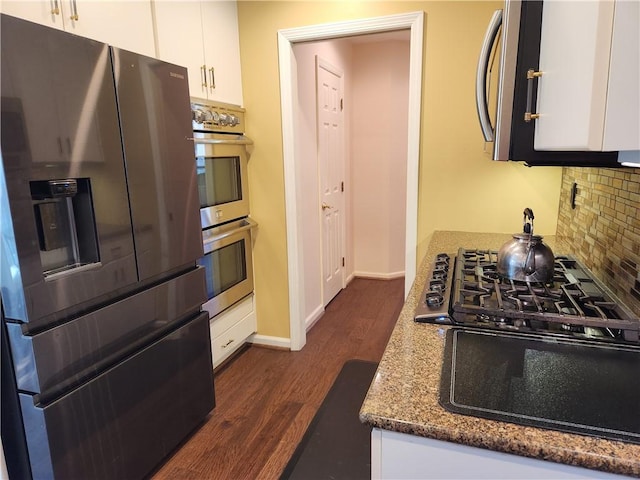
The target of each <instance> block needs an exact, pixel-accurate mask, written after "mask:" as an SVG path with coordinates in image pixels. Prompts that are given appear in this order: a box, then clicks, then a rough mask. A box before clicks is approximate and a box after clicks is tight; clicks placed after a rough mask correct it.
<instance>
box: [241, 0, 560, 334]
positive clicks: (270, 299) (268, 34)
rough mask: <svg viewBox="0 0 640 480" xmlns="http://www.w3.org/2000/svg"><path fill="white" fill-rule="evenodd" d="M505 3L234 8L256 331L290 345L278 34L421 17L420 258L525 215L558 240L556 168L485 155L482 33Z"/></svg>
mask: <svg viewBox="0 0 640 480" xmlns="http://www.w3.org/2000/svg"><path fill="white" fill-rule="evenodd" d="M501 4H502V2H480V1H471V2H463V1H434V2H404V1H387V2H369V1H340V2H326V1H320V2H310V1H304V2H290V1H284V2H275V1H255V2H254V1H243V0H239V1H238V22H239V30H240V55H241V62H242V78H243V83H242V86H243V96H244V102H245V104H244V106H245V107H246V109H247V132H248V135H249V136H250V137H251V138H252V139H253V140H254V142H255V147H254V150H253V152H252V155H251V160H250V162H249V176H250V184H249V187H250V191H251V215H252V217H253V218H254V219H255V220H256V221H257V222H258V223H259V224H260V226H259V229H258V234H257V236H256V241H255V250H254V258H255V264H254V268H255V281H256V285H255V290H256V300H257V302H256V303H257V306H256V308H257V316H258V332H259V333H260V334H262V335H269V336H275V337H286V338H288V337H289V307H288V305H289V298H288V277H287V245H286V226H285V199H284V165H283V159H282V129H281V120H282V119H281V114H280V87H279V70H278V48H277V31H278V30H280V29H285V28H293V27H301V26H307V25H315V24H319V23H326V22H334V21H341V20H353V19H360V18H368V17H377V16H382V15H390V14H397V13H407V12H416V11H424V12H425V13H426V17H425V43H424V65H423V68H424V73H423V99H422V127H421V128H422V139H421V151H420V178H419V185H420V186H419V206H418V216H419V220H418V239H417V244H418V252H417V258H418V261H420V260H421V259H422V257H423V255H424V252H425V251H426V246H427V243H428V239H429V238H430V236H431V234H432V233H433V231H434V230H463V231H475V232H485V231H489V232H514V231H518V230H519V228H520V227H521V219H522V210H523V209H524V207H531V208H532V209H533V210H534V212H535V213H536V231H537V232H538V233H541V234H555V230H556V222H557V214H558V202H559V195H560V183H561V174H562V171H561V170H562V169H560V168H555V169H554V168H542V167H538V168H533V169H532V168H527V167H525V166H523V165H522V164H520V163H517V162H510V163H496V162H491V161H490V160H489V159H488V157H487V156H486V154H484V153H483V145H484V144H483V140H482V136H481V134H480V129H479V127H478V125H477V118H476V112H475V99H474V85H475V68H476V63H477V55H478V52H479V49H480V43H481V41H482V37H483V35H484V31H485V29H486V25H487V23H488V21H489V18H490V17H491V14H492V12H493V11H494V10H495V9H496V8H500V6H501Z"/></svg>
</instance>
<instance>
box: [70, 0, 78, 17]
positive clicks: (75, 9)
mask: <svg viewBox="0 0 640 480" xmlns="http://www.w3.org/2000/svg"><path fill="white" fill-rule="evenodd" d="M71 13H72V15H71V17H70V18H71V20H74V21H76V22H77V21H78V5H77V4H76V0H72V2H71Z"/></svg>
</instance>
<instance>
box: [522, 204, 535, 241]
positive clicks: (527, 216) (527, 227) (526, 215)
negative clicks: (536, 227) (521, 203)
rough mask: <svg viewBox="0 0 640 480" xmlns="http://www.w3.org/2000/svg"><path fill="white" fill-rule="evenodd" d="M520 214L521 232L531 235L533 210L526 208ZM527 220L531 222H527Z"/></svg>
mask: <svg viewBox="0 0 640 480" xmlns="http://www.w3.org/2000/svg"><path fill="white" fill-rule="evenodd" d="M522 214H523V218H522V230H523V231H524V233H527V234H530V235H533V218H534V217H533V210H531V209H530V208H528V207H527V208H525V209H524V212H522ZM527 220H531V221H530V222H528V221H527Z"/></svg>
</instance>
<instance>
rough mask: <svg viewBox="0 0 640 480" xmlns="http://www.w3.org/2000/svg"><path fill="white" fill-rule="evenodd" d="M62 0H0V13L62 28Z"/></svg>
mask: <svg viewBox="0 0 640 480" xmlns="http://www.w3.org/2000/svg"><path fill="white" fill-rule="evenodd" d="M61 2H62V0H36V1H25V0H2V1H1V2H0V9H1V10H2V13H6V14H8V15H12V16H14V17H18V18H22V19H24V20H29V21H30V22H35V23H39V24H41V25H46V26H47V27H53V28H57V29H59V30H63V29H64V14H63V12H62V3H61Z"/></svg>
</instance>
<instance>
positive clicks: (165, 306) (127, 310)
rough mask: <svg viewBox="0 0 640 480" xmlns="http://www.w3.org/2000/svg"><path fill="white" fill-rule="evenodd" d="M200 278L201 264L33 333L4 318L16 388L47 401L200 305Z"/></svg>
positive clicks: (203, 296) (202, 298)
mask: <svg viewBox="0 0 640 480" xmlns="http://www.w3.org/2000/svg"><path fill="white" fill-rule="evenodd" d="M204 284H205V282H204V269H203V268H195V269H193V270H191V271H190V272H188V273H186V274H184V275H181V276H179V277H176V278H173V279H171V280H169V281H167V282H163V283H161V284H159V285H156V286H154V287H152V288H149V289H147V290H144V291H142V292H140V293H138V294H136V295H133V296H131V297H127V298H125V299H123V300H121V301H119V302H116V303H113V304H111V305H108V306H106V307H103V308H100V309H98V310H96V311H94V312H91V313H89V314H87V315H83V316H81V317H78V318H75V319H73V320H71V321H69V322H66V323H63V324H62V325H59V326H57V327H55V328H51V329H49V330H45V331H43V332H40V333H38V334H35V335H23V333H22V329H21V328H22V327H21V325H20V324H15V323H8V324H7V331H8V332H9V339H10V344H11V353H12V356H13V361H14V365H15V370H16V381H17V383H18V389H19V390H22V391H23V392H29V393H39V394H41V398H38V399H37V401H38V402H40V403H48V402H49V401H50V399H52V398H53V397H56V396H60V395H61V394H62V393H64V392H65V391H67V390H70V389H72V388H74V385H78V384H80V383H83V382H86V381H87V380H88V379H89V378H92V377H95V376H96V375H97V374H98V373H99V372H100V371H102V370H105V369H107V368H109V367H110V366H111V365H113V364H115V363H117V362H119V361H120V360H121V359H122V358H124V357H125V356H128V355H131V353H133V352H134V351H136V350H138V349H139V348H141V347H142V346H144V345H147V344H149V343H150V342H152V341H153V340H155V339H157V338H159V337H161V336H162V335H164V334H165V333H166V332H168V331H170V330H173V329H174V328H175V326H176V324H177V323H178V322H180V321H184V320H185V319H186V318H188V317H189V316H192V315H194V314H195V313H196V312H198V311H200V307H201V306H202V303H203V302H204V301H205V300H206V292H205V288H204Z"/></svg>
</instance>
